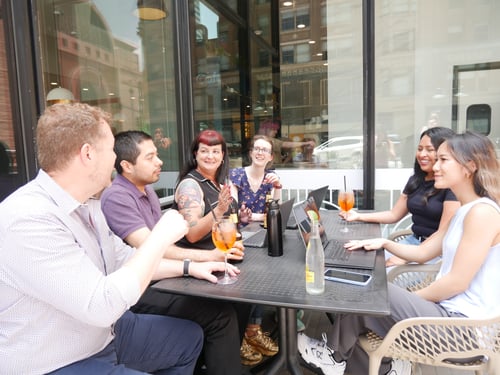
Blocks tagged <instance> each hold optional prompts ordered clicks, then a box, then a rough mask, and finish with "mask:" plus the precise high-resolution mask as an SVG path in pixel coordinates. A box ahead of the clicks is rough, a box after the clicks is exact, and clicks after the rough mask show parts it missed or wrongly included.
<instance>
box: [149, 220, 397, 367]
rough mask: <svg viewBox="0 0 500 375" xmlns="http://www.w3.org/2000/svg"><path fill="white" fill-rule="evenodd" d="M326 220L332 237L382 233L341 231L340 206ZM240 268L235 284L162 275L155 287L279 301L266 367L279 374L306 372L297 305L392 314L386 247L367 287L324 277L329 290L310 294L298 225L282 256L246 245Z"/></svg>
mask: <svg viewBox="0 0 500 375" xmlns="http://www.w3.org/2000/svg"><path fill="white" fill-rule="evenodd" d="M321 216H322V222H323V225H324V227H325V230H326V232H327V235H328V237H329V238H331V239H336V240H338V241H339V242H341V243H342V242H345V241H347V240H348V239H362V238H369V237H373V236H377V237H379V236H380V225H379V224H369V223H354V222H353V223H348V227H349V229H350V230H351V231H350V232H349V233H347V234H344V233H341V232H340V229H341V228H342V226H343V225H344V224H343V221H342V220H341V219H340V218H339V217H338V213H337V211H321ZM238 267H239V268H240V269H241V273H240V274H239V276H238V281H237V282H236V283H234V284H232V285H218V284H212V283H210V282H207V281H204V280H198V279H195V278H172V279H164V280H161V281H159V282H157V283H156V284H154V285H153V288H156V289H158V290H159V291H165V292H168V293H177V294H185V295H190V296H199V297H204V298H213V299H218V300H225V301H235V302H245V303H251V304H262V305H270V306H276V307H277V308H278V318H279V323H278V324H279V341H280V351H279V353H278V354H277V356H276V357H275V358H274V360H273V361H272V363H271V364H270V366H269V367H268V368H267V372H266V373H267V374H275V373H277V372H278V371H279V370H280V369H281V368H288V370H289V371H290V373H293V374H302V370H301V368H300V365H299V363H298V357H297V355H298V353H297V316H296V312H297V309H308V310H318V311H324V312H328V313H356V314H366V315H379V316H380V315H388V314H389V304H388V299H387V280H386V271H385V259H384V254H383V251H381V250H378V254H377V257H376V265H375V268H374V270H372V271H365V272H367V273H372V276H373V277H372V281H371V282H370V283H369V284H368V285H367V286H364V287H363V286H355V285H350V284H344V283H338V282H332V281H326V285H325V293H324V294H322V295H319V296H312V295H309V294H307V293H306V288H305V248H304V245H303V244H302V242H301V238H300V236H299V233H298V232H297V231H296V230H286V231H285V235H284V239H283V256H281V257H270V256H268V255H267V249H266V248H246V249H245V258H244V261H243V262H241V263H240V264H238Z"/></svg>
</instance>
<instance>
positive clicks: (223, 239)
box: [207, 197, 229, 250]
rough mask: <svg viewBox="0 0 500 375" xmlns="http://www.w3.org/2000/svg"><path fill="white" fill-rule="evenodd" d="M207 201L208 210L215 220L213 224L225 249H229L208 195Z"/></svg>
mask: <svg viewBox="0 0 500 375" xmlns="http://www.w3.org/2000/svg"><path fill="white" fill-rule="evenodd" d="M207 201H208V204H209V205H210V212H211V213H212V216H213V217H214V220H215V226H216V227H217V229H218V230H219V231H220V236H221V237H222V242H224V246H225V247H226V249H228V250H229V246H228V244H227V242H226V239H225V238H224V233H223V232H222V231H221V230H220V226H219V221H218V220H217V216H215V212H214V209H213V207H212V202H210V199H209V198H208V197H207Z"/></svg>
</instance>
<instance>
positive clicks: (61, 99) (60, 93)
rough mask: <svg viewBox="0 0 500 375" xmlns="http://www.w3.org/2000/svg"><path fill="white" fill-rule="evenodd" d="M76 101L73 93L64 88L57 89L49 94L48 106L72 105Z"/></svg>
mask: <svg viewBox="0 0 500 375" xmlns="http://www.w3.org/2000/svg"><path fill="white" fill-rule="evenodd" d="M74 101H75V96H74V95H73V93H72V92H71V91H69V90H68V89H65V88H62V87H56V88H55V89H52V90H50V91H49V93H48V94H47V104H48V105H52V104H58V103H72V102H74Z"/></svg>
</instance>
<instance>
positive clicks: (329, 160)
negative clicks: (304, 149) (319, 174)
mask: <svg viewBox="0 0 500 375" xmlns="http://www.w3.org/2000/svg"><path fill="white" fill-rule="evenodd" d="M313 157H314V159H315V161H316V163H319V164H323V165H326V166H328V167H329V168H340V169H351V168H354V169H358V168H362V167H363V137H362V136H351V137H335V138H330V139H329V140H328V141H326V142H323V143H322V144H320V145H319V146H316V147H315V148H314V151H313Z"/></svg>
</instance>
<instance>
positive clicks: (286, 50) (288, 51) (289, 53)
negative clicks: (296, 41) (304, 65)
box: [281, 46, 295, 64]
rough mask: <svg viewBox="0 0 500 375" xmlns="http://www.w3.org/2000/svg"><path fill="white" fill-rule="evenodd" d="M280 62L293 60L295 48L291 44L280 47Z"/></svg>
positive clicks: (287, 62) (284, 62)
mask: <svg viewBox="0 0 500 375" xmlns="http://www.w3.org/2000/svg"><path fill="white" fill-rule="evenodd" d="M281 62H282V63H283V64H293V63H294V62H295V50H294V48H293V46H285V47H283V48H282V49H281Z"/></svg>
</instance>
